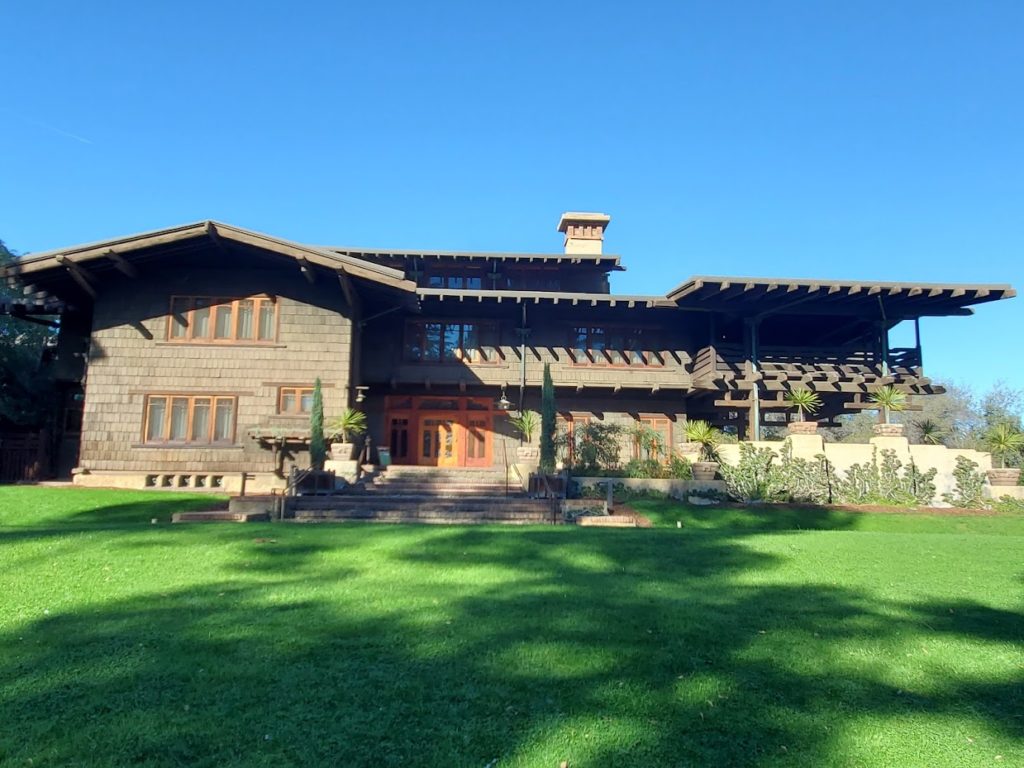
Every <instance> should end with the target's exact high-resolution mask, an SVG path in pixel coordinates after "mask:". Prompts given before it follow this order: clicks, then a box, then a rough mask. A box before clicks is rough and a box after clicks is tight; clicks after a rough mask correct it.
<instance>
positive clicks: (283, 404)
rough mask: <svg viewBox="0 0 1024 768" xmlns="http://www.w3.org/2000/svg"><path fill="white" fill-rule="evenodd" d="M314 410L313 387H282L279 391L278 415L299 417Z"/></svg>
mask: <svg viewBox="0 0 1024 768" xmlns="http://www.w3.org/2000/svg"><path fill="white" fill-rule="evenodd" d="M312 410H313V388H312V387H280V388H279V389H278V390H277V412H278V413H281V414H292V415H298V414H303V413H309V412H310V411H312Z"/></svg>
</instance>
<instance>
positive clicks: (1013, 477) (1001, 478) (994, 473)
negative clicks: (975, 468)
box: [986, 468, 1020, 486]
mask: <svg viewBox="0 0 1024 768" xmlns="http://www.w3.org/2000/svg"><path fill="white" fill-rule="evenodd" d="M986 474H987V475H988V482H989V485H994V486H1007V485H1009V486H1013V485H1017V483H1019V482H1020V469H1017V468H1013V469H990V470H989V471H988V472H987V473H986Z"/></svg>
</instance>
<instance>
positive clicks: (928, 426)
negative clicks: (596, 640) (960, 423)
mask: <svg viewBox="0 0 1024 768" xmlns="http://www.w3.org/2000/svg"><path fill="white" fill-rule="evenodd" d="M914 426H915V427H916V428H917V431H918V434H920V436H921V442H922V443H924V444H925V445H945V437H946V430H944V429H943V428H942V427H941V426H939V425H938V424H937V423H936V422H934V421H932V420H931V419H922V420H921V421H915V422H914Z"/></svg>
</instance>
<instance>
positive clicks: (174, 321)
mask: <svg viewBox="0 0 1024 768" xmlns="http://www.w3.org/2000/svg"><path fill="white" fill-rule="evenodd" d="M167 338H168V339H169V340H170V341H182V342H190V341H191V342H217V343H260V342H273V341H276V340H277V301H276V300H275V299H272V298H270V297H269V296H254V297H252V298H247V299H221V298H212V297H209V296H175V297H173V298H172V299H171V314H170V318H169V319H168V323H167Z"/></svg>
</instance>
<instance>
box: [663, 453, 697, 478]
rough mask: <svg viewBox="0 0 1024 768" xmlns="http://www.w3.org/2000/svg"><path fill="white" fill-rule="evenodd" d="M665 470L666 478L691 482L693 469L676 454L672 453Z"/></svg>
mask: <svg viewBox="0 0 1024 768" xmlns="http://www.w3.org/2000/svg"><path fill="white" fill-rule="evenodd" d="M665 470H666V474H667V475H668V477H670V478H671V479H673V480H693V467H692V466H690V462H688V461H687V460H686V459H684V458H683V457H682V456H680V455H679V454H678V453H673V454H672V455H671V456H670V457H669V460H668V466H667V467H666V468H665Z"/></svg>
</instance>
